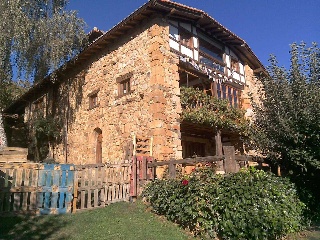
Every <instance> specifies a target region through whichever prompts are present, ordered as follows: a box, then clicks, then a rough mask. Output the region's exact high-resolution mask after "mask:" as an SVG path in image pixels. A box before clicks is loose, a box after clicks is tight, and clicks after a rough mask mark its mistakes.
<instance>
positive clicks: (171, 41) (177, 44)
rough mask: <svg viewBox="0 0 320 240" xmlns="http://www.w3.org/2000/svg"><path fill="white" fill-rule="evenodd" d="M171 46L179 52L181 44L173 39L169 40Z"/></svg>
mask: <svg viewBox="0 0 320 240" xmlns="http://www.w3.org/2000/svg"><path fill="white" fill-rule="evenodd" d="M169 45H170V47H171V48H173V49H175V50H177V51H179V43H178V42H176V41H174V40H172V39H169Z"/></svg>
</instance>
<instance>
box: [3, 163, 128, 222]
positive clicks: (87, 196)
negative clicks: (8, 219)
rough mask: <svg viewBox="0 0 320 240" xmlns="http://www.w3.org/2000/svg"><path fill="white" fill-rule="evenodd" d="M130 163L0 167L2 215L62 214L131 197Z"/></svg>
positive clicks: (28, 164) (19, 164) (14, 164)
mask: <svg viewBox="0 0 320 240" xmlns="http://www.w3.org/2000/svg"><path fill="white" fill-rule="evenodd" d="M130 173H131V165H130V163H129V162H128V161H127V162H124V163H121V164H92V165H77V166H74V165H73V164H39V163H1V164H0V216H1V215H13V214H24V213H28V214H37V215H44V214H61V213H70V212H76V211H79V210H84V209H91V208H98V207H104V206H106V205H108V204H110V203H114V202H118V201H128V200H129V197H130Z"/></svg>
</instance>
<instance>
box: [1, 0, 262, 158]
mask: <svg viewBox="0 0 320 240" xmlns="http://www.w3.org/2000/svg"><path fill="white" fill-rule="evenodd" d="M90 40H91V42H90V44H89V45H88V46H87V47H86V48H85V49H84V50H83V51H82V52H81V53H80V54H79V55H78V56H76V57H75V58H74V59H72V60H70V61H69V62H67V63H66V64H65V65H64V66H62V67H61V68H60V69H58V70H56V71H55V72H54V73H53V74H51V75H49V76H48V77H46V78H45V79H43V80H42V81H40V82H38V83H37V84H35V85H34V86H33V87H32V88H31V89H30V90H29V91H28V92H27V93H25V94H24V95H23V96H21V98H20V99H18V100H17V101H16V102H14V103H13V104H12V105H11V106H10V107H8V108H7V109H6V110H5V111H6V112H7V113H18V114H20V116H23V118H22V120H23V121H24V122H25V123H28V122H30V120H31V119H32V117H33V116H34V113H35V112H36V111H39V110H40V111H42V112H43V114H44V115H50V116H53V117H54V119H55V121H57V122H59V123H60V124H61V125H60V126H61V129H60V135H59V137H58V139H57V141H56V142H55V144H54V145H53V146H51V147H52V151H51V152H52V154H53V157H54V158H55V159H56V160H57V161H59V162H61V163H76V164H85V163H99V162H117V161H120V160H123V159H124V158H126V157H128V156H129V155H130V154H132V152H136V153H137V152H139V147H137V145H136V144H135V143H136V142H139V141H140V142H143V141H144V140H145V141H146V143H145V145H147V146H148V148H150V150H146V151H147V152H145V153H146V154H148V155H152V156H154V157H155V158H156V159H158V160H160V161H161V160H165V159H169V158H178V159H179V158H182V157H189V156H190V155H192V154H197V155H214V154H215V153H216V149H215V135H216V133H215V132H214V131H213V130H212V129H208V128H206V127H202V126H198V125H195V124H191V123H188V122H181V121H180V114H181V111H182V109H181V103H180V88H181V87H182V86H188V87H199V88H200V89H203V90H208V91H209V92H210V93H211V94H212V95H213V96H214V97H218V98H225V99H228V100H229V102H230V104H231V105H233V106H235V107H241V108H244V109H247V110H248V111H247V112H248V113H249V112H250V109H251V105H250V98H249V93H253V95H254V94H256V85H255V81H256V80H255V74H257V73H259V72H261V71H264V67H263V65H262V64H261V62H260V61H259V60H258V58H257V57H256V56H255V54H254V53H253V52H252V50H251V49H250V47H249V46H248V45H247V43H246V42H245V41H244V40H242V39H241V38H239V37H238V36H237V35H235V34H234V33H232V32H231V31H229V30H228V29H226V28H225V27H224V26H222V25H221V24H220V23H219V22H217V21H216V20H215V19H213V18H212V17H210V16H209V15H208V14H206V13H205V12H204V11H202V10H198V9H195V8H192V7H188V6H185V5H182V4H179V3H176V2H173V1H169V0H150V1H148V2H147V3H146V4H144V5H143V6H141V7H140V8H139V9H137V10H136V11H134V12H133V13H132V14H131V15H129V16H128V17H126V18H125V19H123V20H122V21H121V22H120V23H118V24H117V25H116V26H114V27H113V28H112V29H110V30H109V31H107V32H105V33H103V32H101V31H99V30H97V29H94V30H93V31H92V32H91V33H90ZM10 124H11V125H14V123H9V125H10ZM8 135H9V136H13V135H14V134H13V133H12V131H11V133H10V131H9V134H8ZM221 138H222V143H223V144H234V142H235V141H239V137H238V136H237V135H233V134H230V133H228V132H222V136H221ZM13 142H14V141H13V140H12V138H11V137H8V143H9V145H10V144H11V145H13V144H14V143H13ZM132 143H133V144H132ZM144 150H145V149H144ZM148 151H149V152H148Z"/></svg>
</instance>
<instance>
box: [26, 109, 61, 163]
mask: <svg viewBox="0 0 320 240" xmlns="http://www.w3.org/2000/svg"><path fill="white" fill-rule="evenodd" d="M31 125H32V126H33V131H32V132H33V133H32V135H31V148H32V152H33V155H34V160H35V161H42V160H44V159H45V158H47V157H48V154H49V151H50V146H52V144H53V143H54V142H55V141H56V140H57V138H58V137H59V136H60V131H61V125H60V124H59V122H57V121H56V120H55V119H54V118H53V117H51V116H46V117H44V116H41V115H38V116H36V117H35V118H34V119H33V123H32V124H31Z"/></svg>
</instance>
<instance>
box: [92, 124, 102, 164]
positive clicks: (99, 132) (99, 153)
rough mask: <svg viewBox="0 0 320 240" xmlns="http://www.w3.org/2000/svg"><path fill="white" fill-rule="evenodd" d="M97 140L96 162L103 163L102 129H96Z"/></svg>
mask: <svg viewBox="0 0 320 240" xmlns="http://www.w3.org/2000/svg"><path fill="white" fill-rule="evenodd" d="M94 132H95V142H96V163H102V130H101V129H100V128H96V129H94Z"/></svg>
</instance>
